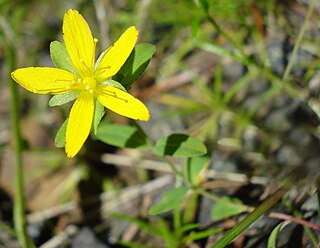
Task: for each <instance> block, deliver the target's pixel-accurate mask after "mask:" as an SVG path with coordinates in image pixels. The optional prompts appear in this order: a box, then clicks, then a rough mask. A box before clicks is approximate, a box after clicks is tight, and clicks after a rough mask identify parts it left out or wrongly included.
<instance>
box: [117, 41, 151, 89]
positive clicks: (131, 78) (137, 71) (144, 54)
mask: <svg viewBox="0 0 320 248" xmlns="http://www.w3.org/2000/svg"><path fill="white" fill-rule="evenodd" d="M155 52H156V47H155V46H154V45H151V44H148V43H141V44H138V45H137V46H136V47H135V48H134V49H133V51H132V52H131V54H130V56H129V58H128V59H127V61H126V63H125V64H124V65H123V66H122V67H121V69H120V71H119V72H118V73H117V74H116V75H115V76H114V77H113V79H114V80H116V81H118V82H120V83H121V84H122V85H123V86H124V87H125V88H126V89H130V88H131V85H132V84H133V83H134V82H135V81H136V80H137V79H138V78H139V76H140V75H141V74H142V73H143V72H144V70H145V69H146V68H147V66H148V64H149V62H150V60H151V58H152V56H153V55H154V53H155Z"/></svg>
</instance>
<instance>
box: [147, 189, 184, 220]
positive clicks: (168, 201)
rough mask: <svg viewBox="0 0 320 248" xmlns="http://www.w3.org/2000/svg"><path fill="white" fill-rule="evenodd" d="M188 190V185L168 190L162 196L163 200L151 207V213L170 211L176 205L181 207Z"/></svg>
mask: <svg viewBox="0 0 320 248" xmlns="http://www.w3.org/2000/svg"><path fill="white" fill-rule="evenodd" d="M188 190H189V188H188V187H180V188H174V189H171V190H169V191H167V192H166V193H165V194H164V195H163V196H162V199H161V201H160V202H159V203H157V204H154V205H153V206H152V207H151V208H150V209H149V214H151V215H156V214H161V213H164V212H167V211H170V210H172V209H174V208H176V207H179V205H180V203H181V201H182V200H183V198H184V196H185V195H186V193H187V192H188Z"/></svg>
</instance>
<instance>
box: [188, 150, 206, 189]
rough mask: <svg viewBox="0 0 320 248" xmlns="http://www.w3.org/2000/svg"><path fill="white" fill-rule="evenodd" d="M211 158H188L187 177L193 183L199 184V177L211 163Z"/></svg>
mask: <svg viewBox="0 0 320 248" xmlns="http://www.w3.org/2000/svg"><path fill="white" fill-rule="evenodd" d="M209 160H210V158H209V157H208V156H201V157H193V158H188V161H187V166H186V178H187V180H188V182H190V183H191V184H192V185H195V184H197V178H198V176H199V174H200V172H201V171H202V169H203V168H205V167H206V166H207V165H208V163H209Z"/></svg>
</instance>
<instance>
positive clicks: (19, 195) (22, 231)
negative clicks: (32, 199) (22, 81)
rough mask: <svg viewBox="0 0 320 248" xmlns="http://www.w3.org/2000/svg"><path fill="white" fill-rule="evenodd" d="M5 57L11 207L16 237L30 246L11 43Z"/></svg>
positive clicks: (24, 244)
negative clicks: (13, 160)
mask: <svg viewBox="0 0 320 248" xmlns="http://www.w3.org/2000/svg"><path fill="white" fill-rule="evenodd" d="M6 59H7V82H8V84H9V89H10V94H11V103H10V105H11V122H12V133H13V138H14V146H15V158H16V171H15V182H14V183H15V201H14V209H13V211H14V212H13V217H14V227H15V230H16V233H17V236H18V239H19V241H20V243H21V244H22V246H23V247H26V248H28V247H32V246H31V243H30V241H29V238H28V236H27V230H26V216H25V199H24V190H23V188H24V173H23V161H22V139H21V132H20V127H19V123H20V114H19V95H18V89H17V87H16V84H15V82H14V81H13V80H12V79H11V77H10V73H11V71H12V70H13V69H14V68H15V67H16V56H15V49H14V47H13V46H11V45H7V47H6Z"/></svg>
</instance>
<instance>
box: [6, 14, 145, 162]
mask: <svg viewBox="0 0 320 248" xmlns="http://www.w3.org/2000/svg"><path fill="white" fill-rule="evenodd" d="M62 31H63V39H64V42H65V46H66V49H67V51H68V53H69V56H70V58H71V61H70V64H71V65H72V66H73V67H74V69H75V70H76V72H77V73H72V72H70V71H66V70H63V69H59V68H50V67H27V68H21V69H17V70H15V71H14V72H12V74H11V76H12V78H13V79H14V80H15V81H16V82H17V83H18V84H19V85H21V86H22V87H24V88H25V89H27V90H29V91H31V92H34V93H37V94H53V95H56V94H64V93H68V92H71V91H77V92H80V93H79V96H78V98H77V100H76V101H75V103H74V104H73V106H72V108H71V111H70V115H69V120H68V125H67V130H66V144H65V151H66V153H67V156H68V157H74V156H75V155H76V154H77V153H78V152H79V150H80V149H81V147H82V146H83V144H84V142H85V141H86V139H87V138H88V135H89V133H90V130H91V126H92V120H93V115H94V109H95V99H97V100H98V101H99V102H100V103H101V104H102V105H104V106H105V107H106V108H108V109H110V110H112V111H114V112H116V113H118V114H120V115H123V116H126V117H129V118H132V119H136V120H143V121H147V120H148V119H149V111H148V109H147V107H146V106H145V105H144V104H143V103H142V102H141V101H139V100H138V99H136V98H135V97H133V96H132V95H130V94H128V93H127V92H125V91H123V90H121V89H118V88H115V87H113V86H110V85H107V84H106V81H107V80H108V79H110V78H111V77H112V76H114V75H115V74H116V73H117V72H118V71H119V69H120V68H121V67H122V65H123V64H124V62H125V61H126V60H127V58H128V57H129V55H130V53H131V51H132V50H133V48H134V46H135V43H136V40H137V37H138V31H137V30H136V28H135V27H133V26H132V27H130V28H128V29H127V30H126V31H125V32H124V33H123V34H122V35H121V37H120V38H119V39H118V41H117V42H116V43H114V44H113V45H112V46H111V47H109V48H108V49H107V50H106V52H105V53H104V54H103V55H102V58H101V60H100V62H99V64H98V65H96V67H95V64H94V63H95V62H94V60H95V49H96V43H97V41H98V40H97V39H94V38H93V36H92V34H91V30H90V28H89V26H88V24H87V22H86V21H85V19H84V18H83V17H82V15H80V14H79V12H78V11H76V10H71V9H70V10H69V11H68V12H67V13H66V14H65V16H64V20H63V27H62Z"/></svg>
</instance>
